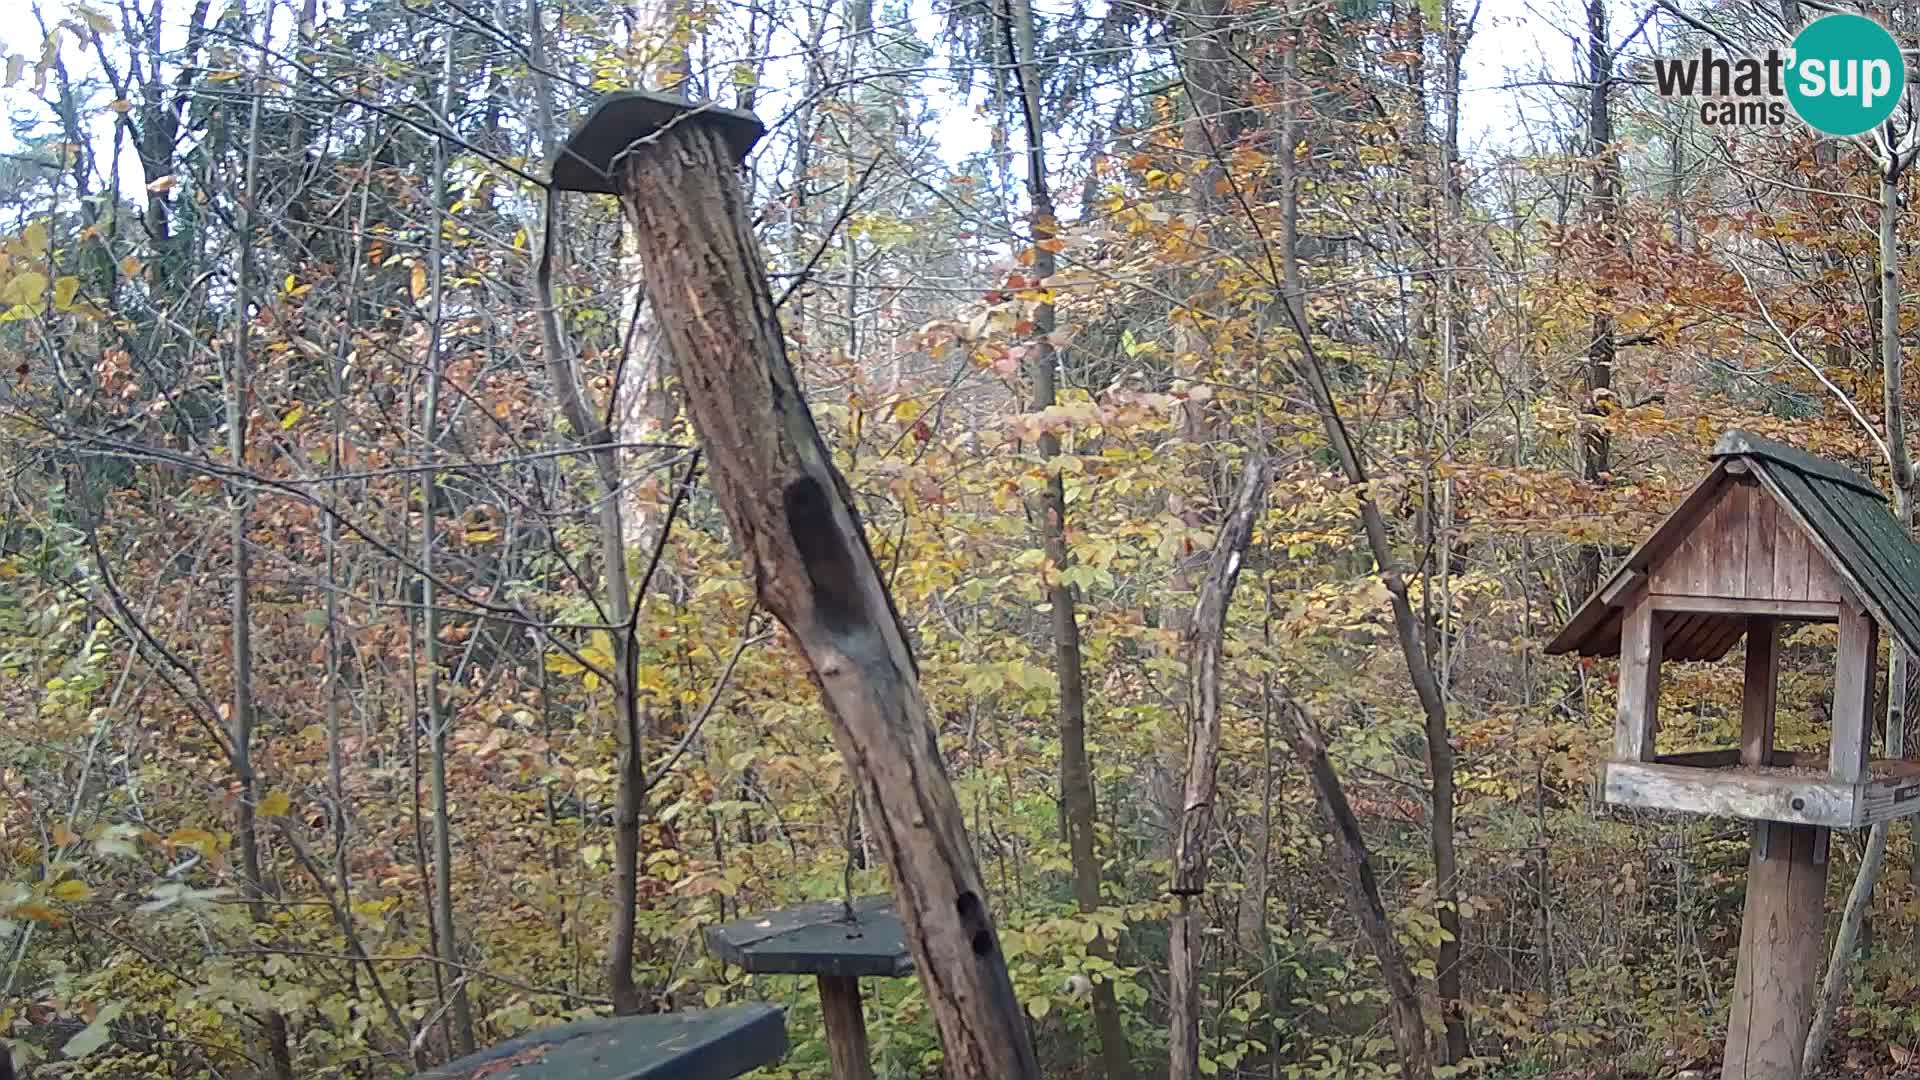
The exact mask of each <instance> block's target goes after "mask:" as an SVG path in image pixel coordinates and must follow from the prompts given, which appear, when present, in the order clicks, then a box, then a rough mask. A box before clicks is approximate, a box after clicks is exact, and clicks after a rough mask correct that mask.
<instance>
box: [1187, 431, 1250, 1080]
mask: <svg viewBox="0 0 1920 1080" xmlns="http://www.w3.org/2000/svg"><path fill="white" fill-rule="evenodd" d="M1266 494H1267V463H1266V459H1265V458H1263V457H1261V456H1260V455H1259V452H1258V451H1255V452H1254V453H1253V454H1251V455H1249V457H1248V459H1247V464H1246V468H1245V470H1244V471H1243V473H1242V474H1241V477H1240V490H1239V492H1238V493H1237V494H1235V496H1234V499H1233V509H1232V510H1231V511H1229V512H1228V514H1227V519H1226V521H1225V522H1223V523H1222V524H1221V526H1220V534H1219V537H1218V538H1217V539H1216V540H1215V541H1214V545H1213V555H1212V557H1211V558H1210V559H1209V560H1208V563H1207V574H1206V577H1205V578H1203V579H1202V580H1201V582H1200V592H1199V595H1198V597H1197V598H1196V599H1195V601H1194V605H1193V618H1191V619H1189V620H1188V622H1187V650H1188V651H1187V656H1188V660H1187V712H1188V716H1187V724H1188V727H1187V780H1186V788H1185V797H1184V798H1183V799H1182V800H1181V815H1180V836H1179V842H1178V845H1177V847H1176V848H1175V851H1174V868H1173V889H1172V892H1173V894H1174V895H1175V896H1176V897H1178V898H1179V905H1180V906H1179V909H1178V910H1177V911H1176V912H1175V913H1174V915H1173V918H1172V922H1171V925H1170V927H1169V935H1168V936H1169V940H1170V946H1169V948H1170V954H1169V957H1168V961H1167V966H1168V973H1167V988H1168V989H1167V994H1168V998H1169V999H1170V1001H1169V1007H1170V1010H1171V1013H1172V1016H1171V1018H1170V1019H1169V1021H1168V1031H1167V1046H1168V1063H1169V1071H1168V1077H1169V1080H1196V1078H1197V1077H1198V1076H1200V982H1199V974H1200V973H1199V946H1200V934H1201V932H1202V931H1203V930H1204V929H1205V927H1204V923H1205V921H1206V920H1205V917H1204V914H1203V913H1196V912H1195V911H1194V910H1193V898H1194V897H1196V896H1205V895H1206V891H1207V846H1208V845H1209V844H1210V843H1212V840H1213V820H1214V801H1215V795H1216V788H1217V779H1218V774H1219V765H1220V654H1221V651H1222V649H1224V648H1225V646H1226V637H1227V609H1228V608H1229V607H1230V606H1231V605H1232V603H1233V589H1234V586H1235V585H1236V584H1238V583H1239V580H1240V564H1241V560H1242V559H1243V558H1244V557H1245V555H1246V551H1247V545H1248V544H1249V543H1251V542H1252V541H1253V525H1254V521H1255V519H1256V518H1258V516H1259V514H1260V510H1261V507H1262V506H1264V505H1265V502H1266Z"/></svg>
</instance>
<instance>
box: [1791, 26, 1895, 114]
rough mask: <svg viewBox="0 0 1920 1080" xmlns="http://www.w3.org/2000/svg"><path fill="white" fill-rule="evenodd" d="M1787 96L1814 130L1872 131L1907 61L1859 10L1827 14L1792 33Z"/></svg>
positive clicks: (1892, 101) (1886, 108)
mask: <svg viewBox="0 0 1920 1080" xmlns="http://www.w3.org/2000/svg"><path fill="white" fill-rule="evenodd" d="M1787 64H1788V67H1789V68H1790V69H1791V71H1790V73H1789V74H1788V76H1787V100H1788V101H1789V102H1791V103H1792V104H1793V111H1794V112H1796V113H1798V114H1800V119H1802V120H1804V121H1806V123H1807V126H1808V127H1810V128H1812V129H1814V130H1815V131H1818V132H1822V133H1824V134H1827V135H1859V134H1863V133H1865V132H1868V131H1872V130H1873V129H1874V128H1875V127H1878V126H1879V125H1880V124H1881V123H1883V122H1885V120H1886V119H1887V117H1889V116H1892V115H1893V107H1894V106H1895V105H1898V104H1899V103H1900V95H1901V94H1902V93H1903V92H1905V90H1906V88H1907V62H1906V61H1905V60H1904V59H1902V58H1901V56H1900V44H1899V43H1898V42H1896V41H1894V40H1893V35H1892V34H1889V33H1887V28H1886V27H1884V26H1881V25H1880V24H1879V23H1877V22H1874V21H1873V20H1872V19H1869V18H1867V17H1866V16H1864V15H1828V16H1825V17H1823V18H1819V19H1815V20H1814V21H1813V22H1810V23H1808V24H1807V25H1806V27H1805V28H1804V29H1802V30H1801V31H1800V33H1799V34H1798V35H1797V36H1795V37H1794V39H1793V52H1792V54H1791V59H1789V60H1788V62H1787Z"/></svg>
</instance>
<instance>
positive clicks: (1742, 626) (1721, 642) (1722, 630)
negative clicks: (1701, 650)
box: [1706, 618, 1747, 660]
mask: <svg viewBox="0 0 1920 1080" xmlns="http://www.w3.org/2000/svg"><path fill="white" fill-rule="evenodd" d="M1746 632H1747V626H1746V620H1745V619H1730V618H1728V619H1721V620H1720V621H1719V622H1717V623H1715V624H1714V636H1713V640H1711V641H1709V642H1708V643H1707V652H1706V659H1709V660H1718V659H1720V658H1721V657H1723V656H1725V655H1727V654H1728V653H1729V652H1732V651H1733V647H1734V646H1735V645H1736V644H1738V643H1739V641H1740V639H1741V637H1743V636H1745V634H1746Z"/></svg>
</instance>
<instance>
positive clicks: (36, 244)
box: [20, 221, 47, 255]
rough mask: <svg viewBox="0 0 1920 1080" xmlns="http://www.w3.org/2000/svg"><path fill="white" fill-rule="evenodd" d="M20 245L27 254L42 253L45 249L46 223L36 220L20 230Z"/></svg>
mask: <svg viewBox="0 0 1920 1080" xmlns="http://www.w3.org/2000/svg"><path fill="white" fill-rule="evenodd" d="M20 247H21V248H22V249H23V250H24V251H26V253H27V254H29V255H42V254H45V253H46V250H47V223H46V222H44V221H36V222H34V223H33V224H31V225H29V226H27V227H26V228H24V229H22V230H20Z"/></svg>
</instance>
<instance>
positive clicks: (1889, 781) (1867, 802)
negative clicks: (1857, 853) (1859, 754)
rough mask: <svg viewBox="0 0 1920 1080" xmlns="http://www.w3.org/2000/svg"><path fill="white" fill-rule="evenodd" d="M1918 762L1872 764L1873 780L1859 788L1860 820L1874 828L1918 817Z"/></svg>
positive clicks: (1870, 767) (1919, 804)
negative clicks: (1880, 824) (1885, 822)
mask: <svg viewBox="0 0 1920 1080" xmlns="http://www.w3.org/2000/svg"><path fill="white" fill-rule="evenodd" d="M1913 766H1920V762H1913V761H1875V762H1873V763H1872V764H1871V765H1870V766H1869V769H1870V771H1871V772H1872V773H1873V775H1874V779H1872V780H1869V781H1868V782H1867V783H1864V784H1862V785H1860V799H1859V805H1860V817H1861V818H1862V820H1863V823H1864V824H1868V825H1877V824H1879V823H1880V822H1882V821H1894V820H1897V819H1899V818H1903V817H1912V816H1913V815H1915V814H1920V768H1915V767H1913Z"/></svg>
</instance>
